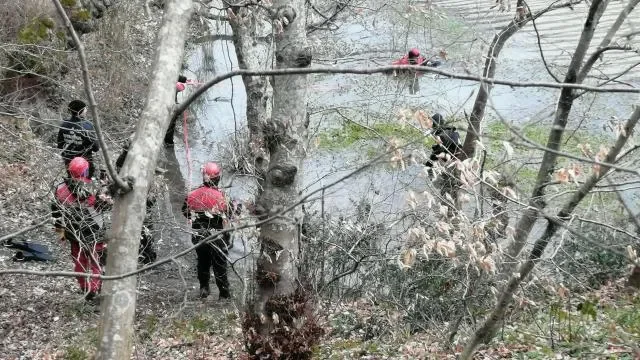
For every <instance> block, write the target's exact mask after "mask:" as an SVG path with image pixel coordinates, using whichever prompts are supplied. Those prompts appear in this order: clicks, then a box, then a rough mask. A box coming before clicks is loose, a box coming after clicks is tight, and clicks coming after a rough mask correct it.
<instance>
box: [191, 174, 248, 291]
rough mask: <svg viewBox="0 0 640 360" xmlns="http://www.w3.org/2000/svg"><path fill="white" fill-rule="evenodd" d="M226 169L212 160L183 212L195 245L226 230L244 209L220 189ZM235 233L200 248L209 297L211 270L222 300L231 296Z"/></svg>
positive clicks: (203, 285) (201, 273) (203, 282)
mask: <svg viewBox="0 0 640 360" xmlns="http://www.w3.org/2000/svg"><path fill="white" fill-rule="evenodd" d="M221 175H222V169H221V168H220V166H219V165H218V164H216V163H214V162H209V163H206V164H205V165H204V167H203V168H202V186H200V187H199V188H197V189H195V190H193V191H192V192H190V193H189V195H188V196H187V198H186V200H185V202H184V205H183V207H182V211H183V213H184V216H185V217H186V218H187V219H189V221H190V222H191V227H192V229H193V230H194V233H193V235H192V237H191V241H192V242H193V244H197V243H199V242H201V241H203V240H204V239H205V238H207V237H209V236H210V235H212V234H213V233H215V232H216V231H218V230H222V229H223V227H224V222H225V221H226V219H228V218H229V217H230V216H231V215H232V214H233V213H236V214H237V213H238V212H239V211H240V208H239V206H237V205H235V202H234V203H231V202H229V201H228V199H227V198H226V196H225V195H224V194H223V193H222V191H220V189H218V184H219V183H220V176H221ZM231 246H232V243H231V236H230V234H229V233H225V234H222V235H219V236H217V237H215V238H214V239H212V240H209V241H208V242H207V243H206V244H204V245H202V246H200V247H198V248H197V249H196V254H197V257H198V266H197V267H198V281H199V282H200V297H201V298H203V299H204V298H206V297H208V296H209V294H210V290H209V279H210V277H211V273H210V269H211V268H213V275H214V277H215V280H216V285H217V286H218V290H219V292H220V298H221V299H228V298H230V297H231V293H230V291H229V280H228V278H227V254H228V252H229V249H230V248H231Z"/></svg>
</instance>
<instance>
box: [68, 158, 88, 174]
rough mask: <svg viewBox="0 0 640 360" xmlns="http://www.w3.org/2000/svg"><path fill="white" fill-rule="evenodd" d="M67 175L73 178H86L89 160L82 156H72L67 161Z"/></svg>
mask: <svg viewBox="0 0 640 360" xmlns="http://www.w3.org/2000/svg"><path fill="white" fill-rule="evenodd" d="M67 169H68V170H69V175H71V177H72V178H74V179H81V178H86V177H88V176H89V162H88V161H87V160H86V159H85V158H83V157H80V156H78V157H74V158H73V160H71V162H70V163H69V167H68V168H67Z"/></svg>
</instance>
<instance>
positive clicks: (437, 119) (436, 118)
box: [431, 113, 444, 127]
mask: <svg viewBox="0 0 640 360" xmlns="http://www.w3.org/2000/svg"><path fill="white" fill-rule="evenodd" d="M431 120H433V127H440V126H442V125H444V118H443V117H442V115H440V114H438V113H435V114H433V115H431Z"/></svg>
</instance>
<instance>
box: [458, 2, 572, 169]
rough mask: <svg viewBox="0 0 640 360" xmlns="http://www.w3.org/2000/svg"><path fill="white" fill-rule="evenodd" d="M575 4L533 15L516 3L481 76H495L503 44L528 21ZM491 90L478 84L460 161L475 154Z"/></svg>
mask: <svg viewBox="0 0 640 360" xmlns="http://www.w3.org/2000/svg"><path fill="white" fill-rule="evenodd" d="M577 2H579V1H575V0H571V1H568V2H565V3H561V4H557V5H553V6H549V7H548V8H546V9H543V10H540V11H538V12H537V13H535V14H533V15H532V14H529V13H523V12H522V11H521V8H522V6H521V4H520V2H518V4H519V7H518V9H517V10H516V17H515V18H514V19H513V20H512V21H511V22H510V23H509V24H508V25H507V26H505V27H504V28H503V29H502V31H500V32H499V33H498V34H496V36H494V38H493V41H492V42H491V45H490V46H489V51H488V53H487V60H486V61H485V64H484V70H483V72H482V76H484V77H487V78H493V77H494V76H495V74H496V66H497V62H498V55H500V51H502V48H503V47H504V44H505V43H506V42H507V40H509V38H511V36H513V35H514V34H515V33H516V32H518V30H520V29H522V27H523V26H525V25H526V24H527V23H528V22H529V21H530V20H536V19H537V18H539V17H540V16H542V15H544V14H545V13H547V12H549V11H552V10H556V9H560V8H564V7H568V6H569V5H570V4H575V3H577ZM492 88H493V86H492V85H491V84H487V83H480V87H479V89H478V95H476V100H475V102H474V103H473V110H472V111H471V116H470V118H469V126H468V127H467V135H466V136H465V138H464V144H463V145H462V154H461V156H460V160H464V159H467V158H472V157H473V156H474V154H475V151H476V141H477V140H478V139H479V138H480V134H481V131H480V125H481V123H482V119H483V118H484V112H485V109H486V108H487V100H488V99H489V95H490V94H491V89H492Z"/></svg>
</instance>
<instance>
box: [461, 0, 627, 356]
mask: <svg viewBox="0 0 640 360" xmlns="http://www.w3.org/2000/svg"><path fill="white" fill-rule="evenodd" d="M594 2H595V1H594ZM639 120H640V106H636V109H635V111H634V112H633V114H632V115H631V117H630V118H629V120H628V121H627V123H626V124H625V131H623V132H622V133H621V134H620V135H619V136H618V139H617V140H616V143H615V145H614V146H613V147H612V148H611V149H610V150H609V152H608V153H607V156H606V161H607V162H608V163H613V162H615V160H616V158H617V156H618V154H619V153H620V151H621V150H622V148H623V146H624V145H625V144H626V143H627V140H628V139H629V137H630V136H631V134H632V132H633V129H634V128H635V126H636V125H637V123H638V121H639ZM609 170H610V169H609V168H607V167H603V168H602V169H600V172H596V173H593V174H592V175H591V176H590V177H589V179H588V180H587V181H586V182H585V183H584V184H583V185H582V186H581V187H580V189H579V191H577V192H576V193H575V194H574V195H573V196H572V197H571V199H569V201H567V202H566V203H565V204H564V206H563V207H562V209H561V210H560V211H559V212H558V214H557V215H556V216H555V217H547V220H549V222H548V224H547V227H546V229H545V231H544V233H543V235H541V236H540V237H539V238H538V239H537V240H536V242H535V243H534V245H533V250H531V252H530V254H529V258H528V259H527V260H526V262H525V263H524V264H522V265H521V266H520V267H519V268H518V269H517V271H516V272H515V273H514V275H510V276H509V281H508V283H507V285H506V287H505V288H504V290H503V291H502V294H501V295H500V298H499V299H498V302H497V304H496V307H495V308H494V309H493V311H492V313H491V314H490V315H489V316H488V317H487V318H486V320H485V322H484V323H483V325H482V326H481V327H480V328H478V329H477V330H476V331H475V333H474V334H473V336H472V338H471V339H470V340H469V341H468V342H467V344H466V346H465V349H464V351H463V353H462V355H461V359H470V358H471V356H472V355H473V353H474V352H475V349H476V348H477V347H478V345H479V344H480V343H483V342H484V343H487V342H489V341H490V340H491V338H493V336H494V334H495V331H496V327H497V325H498V323H499V322H500V321H501V319H502V318H503V317H504V314H505V313H506V311H507V307H508V305H509V303H510V302H511V299H512V297H513V294H514V292H515V290H516V289H517V288H518V286H519V285H520V284H521V283H522V281H524V279H526V278H527V276H528V275H529V274H530V273H531V271H532V270H533V268H534V267H535V265H536V263H537V261H538V260H539V259H540V257H541V256H542V254H543V253H544V250H545V248H546V247H547V245H548V244H549V242H550V241H551V239H552V238H553V236H554V235H555V233H556V232H557V230H558V228H559V227H560V224H561V223H564V222H566V221H567V220H568V219H569V218H570V217H571V214H572V213H573V211H574V210H575V208H576V206H577V205H578V204H579V203H580V202H581V201H582V199H583V198H584V197H585V196H586V195H587V194H589V192H590V191H591V190H592V189H593V187H594V186H595V185H596V184H597V183H598V181H600V180H601V179H602V178H603V177H604V176H605V175H606V174H607V172H608V171H609ZM534 211H535V210H534Z"/></svg>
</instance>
